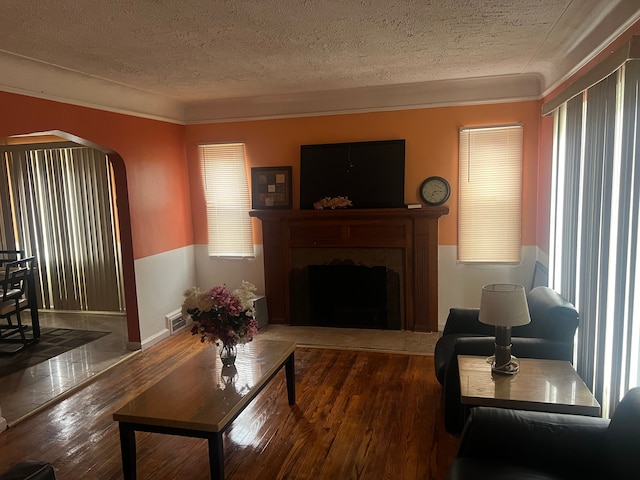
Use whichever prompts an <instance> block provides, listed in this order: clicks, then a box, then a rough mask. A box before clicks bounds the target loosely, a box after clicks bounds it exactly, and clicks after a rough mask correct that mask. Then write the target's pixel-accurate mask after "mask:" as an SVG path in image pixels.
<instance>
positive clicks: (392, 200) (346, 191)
mask: <svg viewBox="0 0 640 480" xmlns="http://www.w3.org/2000/svg"><path fill="white" fill-rule="evenodd" d="M404 155H405V141H404V140H379V141H372V142H353V143H330V144H320V145H302V146H301V147H300V208H301V209H310V208H313V204H314V202H317V201H318V200H321V199H323V198H325V197H339V196H342V197H345V196H346V197H349V200H351V202H352V203H353V206H352V207H350V208H402V207H404Z"/></svg>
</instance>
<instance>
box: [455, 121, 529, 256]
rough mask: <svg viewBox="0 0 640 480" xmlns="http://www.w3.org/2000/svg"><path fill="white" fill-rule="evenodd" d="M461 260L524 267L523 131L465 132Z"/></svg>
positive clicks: (516, 128)
mask: <svg viewBox="0 0 640 480" xmlns="http://www.w3.org/2000/svg"><path fill="white" fill-rule="evenodd" d="M459 148H460V150H459V160H460V185H459V192H460V193H459V202H460V203H459V211H458V260H459V261H460V262H466V263H519V262H520V230H521V229H520V215H521V213H520V212H521V203H522V126H521V125H507V126H496V127H479V128H461V129H460V147H459Z"/></svg>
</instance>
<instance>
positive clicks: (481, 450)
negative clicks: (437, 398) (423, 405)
mask: <svg viewBox="0 0 640 480" xmlns="http://www.w3.org/2000/svg"><path fill="white" fill-rule="evenodd" d="M639 477H640V387H636V388H633V389H631V390H629V391H628V392H627V394H626V395H625V396H624V398H623V399H622V401H621V402H620V404H619V405H618V407H617V408H616V410H615V413H614V414H613V418H612V419H611V420H607V419H603V418H594V417H583V416H579V415H568V414H552V413H542V412H525V411H522V410H509V409H502V408H493V407H475V408H473V409H472V410H471V414H470V415H469V418H468V420H467V423H466V425H465V427H464V430H463V432H462V437H461V439H460V446H459V449H458V455H457V457H456V459H455V460H454V461H453V463H452V465H451V467H450V469H449V472H448V476H447V478H448V479H449V480H466V479H473V480H484V479H491V480H501V479H513V478H517V479H521V480H526V479H538V480H540V479H585V478H606V479H632V478H639Z"/></svg>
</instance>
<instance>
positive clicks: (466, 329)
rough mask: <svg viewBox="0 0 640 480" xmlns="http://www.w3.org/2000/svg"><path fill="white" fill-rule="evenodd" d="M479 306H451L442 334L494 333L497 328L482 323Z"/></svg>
mask: <svg viewBox="0 0 640 480" xmlns="http://www.w3.org/2000/svg"><path fill="white" fill-rule="evenodd" d="M479 313H480V310H479V309H477V308H451V309H450V310H449V316H448V317H447V321H446V323H445V324H444V329H443V331H442V336H445V335H455V334H460V333H465V334H476V335H493V334H494V332H495V328H494V327H492V326H491V325H485V324H484V323H480V320H478V315H479Z"/></svg>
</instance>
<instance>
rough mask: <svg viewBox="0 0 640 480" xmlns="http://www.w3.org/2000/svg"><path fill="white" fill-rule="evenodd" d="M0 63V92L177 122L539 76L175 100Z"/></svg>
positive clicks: (418, 101)
mask: <svg viewBox="0 0 640 480" xmlns="http://www.w3.org/2000/svg"><path fill="white" fill-rule="evenodd" d="M0 65H2V67H3V68H0V90H2V91H6V92H11V93H16V94H20V95H27V96H31V97H36V98H42V99H46V100H53V101H56V102H62V103H67V104H71V105H78V106H83V107H89V108H94V109H98V110H105V111H109V112H114V113H121V114H126V115H132V116H137V117H143V118H149V119H154V120H161V121H165V122H170V123H177V124H183V125H184V124H202V123H216V122H230V121H246V120H262V119H272V118H287V117H304V116H320V115H337V114H350V113H364V112H374V111H388V110H405V109H416V108H430V107H444V106H453V105H477V104H487V103H504V102H513V101H526V100H538V99H540V98H541V87H540V85H541V79H540V78H539V77H538V76H537V75H531V74H526V75H510V76H495V77H482V78H470V79H457V80H443V81H433V82H423V83H411V84H401V85H385V86H376V87H363V88H352V89H343V90H331V91H323V92H307V93H292V94H284V95H270V96H259V97H247V98H233V99H221V100H211V101H202V102H191V103H181V102H179V101H177V100H174V99H170V98H167V97H164V96H160V95H155V94H153V93H149V92H145V91H141V90H138V89H135V88H132V87H129V86H126V85H121V84H117V83H114V82H109V81H107V80H104V79H101V78H96V77H91V76H88V75H85V74H82V73H79V72H75V71H70V70H66V69H63V68H60V67H57V66H54V65H48V64H45V63H42V62H36V61H33V60H31V59H27V58H23V57H18V56H15V55H11V54H7V53H3V52H0Z"/></svg>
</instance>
